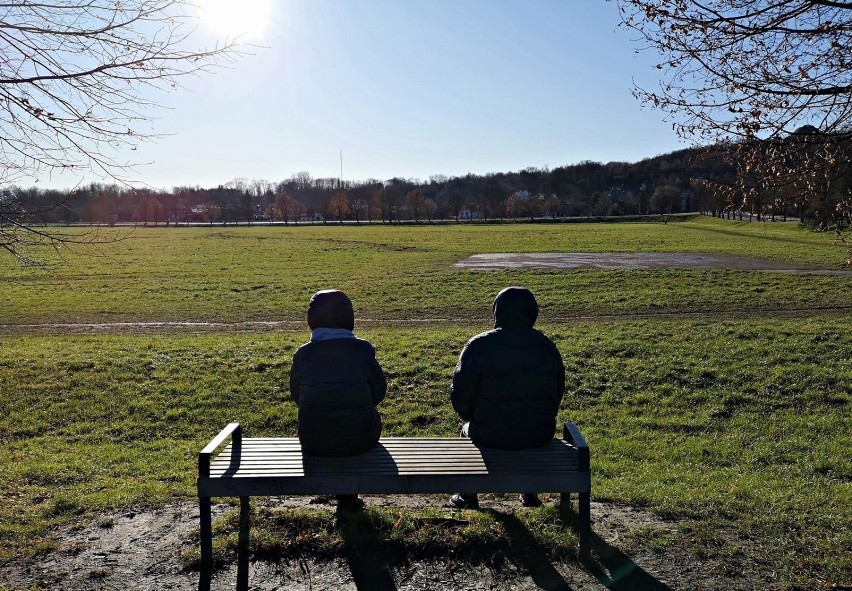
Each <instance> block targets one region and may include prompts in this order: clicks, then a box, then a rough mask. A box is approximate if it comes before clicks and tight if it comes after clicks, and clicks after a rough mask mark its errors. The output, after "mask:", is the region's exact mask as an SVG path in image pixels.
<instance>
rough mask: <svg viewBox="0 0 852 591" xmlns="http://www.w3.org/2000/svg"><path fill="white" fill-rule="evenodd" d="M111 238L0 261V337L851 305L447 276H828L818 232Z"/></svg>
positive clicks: (788, 281) (504, 230) (846, 285)
mask: <svg viewBox="0 0 852 591" xmlns="http://www.w3.org/2000/svg"><path fill="white" fill-rule="evenodd" d="M100 231H101V232H103V233H105V235H111V234H110V233H111V232H115V233H116V235H118V236H120V237H122V241H121V242H118V243H115V244H106V245H102V246H101V247H99V248H97V249H95V248H84V249H82V250H81V251H80V253H79V254H74V255H69V256H67V257H66V258H65V259H63V260H59V261H57V262H56V264H54V265H49V266H47V267H46V268H43V269H32V268H29V269H21V268H19V267H18V266H16V264H15V263H14V261H12V260H11V259H8V258H7V259H3V260H0V299H2V301H4V303H5V305H4V306H3V307H2V308H0V325H3V324H27V323H52V322H132V321H195V322H210V321H220V322H240V321H248V320H260V321H267V320H273V321H275V320H289V321H298V320H302V319H303V318H304V309H305V302H306V301H307V299H308V298H309V297H310V295H311V294H312V293H313V292H314V291H316V290H318V289H322V288H327V287H332V286H333V287H338V288H340V289H343V290H344V291H346V292H347V293H348V294H349V295H350V296H351V297H352V298H353V300H354V301H355V303H356V306H357V309H358V314H359V316H360V317H361V318H364V319H377V320H393V319H395V320H412V319H413V320H421V319H442V320H445V321H451V322H456V321H459V320H462V321H467V320H469V319H474V321H476V322H478V321H480V320H481V319H483V318H485V317H486V316H487V310H488V308H489V305H490V302H491V300H492V298H493V296H494V293H496V292H497V291H498V290H499V289H500V288H502V287H505V286H506V285H507V284H512V283H515V284H522V285H526V286H528V287H529V288H530V289H533V290H534V291H535V293H536V295H537V297H538V298H539V300H540V302H541V304H542V306H543V307H546V308H547V309H548V310H549V313H550V314H551V317H552V318H574V317H578V316H596V315H602V314H614V315H631V314H657V313H684V312H685V313H691V312H700V313H707V312H718V313H720V314H725V313H752V312H761V311H766V310H782V309H788V310H789V309H809V310H810V309H816V308H821V309H825V310H829V309H832V308H838V307H845V308H847V309H848V307H849V306H850V297H849V293H850V287H852V277H830V276H820V275H797V274H789V273H778V272H772V273H767V272H759V271H742V270H724V269H719V270H669V271H659V270H657V271H649V270H634V271H625V270H611V271H607V270H576V271H569V272H564V271H553V270H524V271H469V270H465V271H461V270H457V269H453V268H451V265H452V263H454V262H456V261H458V260H460V259H463V258H465V257H467V256H469V255H471V254H476V253H485V252H640V251H648V252H710V253H721V254H729V255H738V256H750V257H757V258H764V259H769V260H774V261H786V262H790V263H792V264H799V265H810V266H813V267H815V268H824V269H839V268H841V267H842V265H843V261H844V260H845V259H846V257H847V256H848V253H847V250H846V248H845V246H844V245H842V244H837V243H835V242H834V241H833V240H832V237H831V235H829V234H825V233H816V232H811V231H808V230H805V229H801V228H799V227H798V226H797V225H795V224H790V223H762V224H761V223H738V222H727V221H722V220H716V219H712V218H701V217H699V218H696V219H695V220H694V221H686V222H679V223H669V224H661V223H622V224H505V225H493V226H491V225H489V226H482V225H477V226H473V225H444V226H428V225H427V226H361V227H352V226H343V227H339V226H333V225H330V226H306V227H295V228H294V227H268V226H254V227H251V228H238V229H236V228H185V227H182V228H174V227H171V228H163V227H159V228H137V229H135V230H133V231H130V230H121V229H118V230H116V229H113V230H110V229H108V228H107V229H101V230H100Z"/></svg>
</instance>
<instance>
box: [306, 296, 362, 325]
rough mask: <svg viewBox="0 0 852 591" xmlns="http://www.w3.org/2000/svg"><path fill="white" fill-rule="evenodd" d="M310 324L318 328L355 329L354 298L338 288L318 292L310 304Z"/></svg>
mask: <svg viewBox="0 0 852 591" xmlns="http://www.w3.org/2000/svg"><path fill="white" fill-rule="evenodd" d="M308 326H310V327H311V330H314V329H316V328H345V329H346V330H354V329H355V311H354V310H353V309H352V300H350V299H349V296H347V295H346V294H345V293H343V292H342V291H340V290H337V289H324V290H322V291H318V292H316V293H315V294H314V295H313V296H312V297H311V302H310V303H309V304H308Z"/></svg>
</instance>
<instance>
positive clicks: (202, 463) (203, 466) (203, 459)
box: [198, 423, 243, 477]
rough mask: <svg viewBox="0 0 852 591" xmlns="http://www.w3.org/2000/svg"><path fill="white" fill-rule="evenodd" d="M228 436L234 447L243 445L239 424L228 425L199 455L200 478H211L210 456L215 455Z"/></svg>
mask: <svg viewBox="0 0 852 591" xmlns="http://www.w3.org/2000/svg"><path fill="white" fill-rule="evenodd" d="M228 436H231V440H232V441H233V442H234V445H239V444H240V443H242V440H243V430H242V429H241V428H240V424H239V423H228V426H227V427H225V428H224V429H222V430H221V431H219V434H218V435H216V437H214V438H213V439H211V440H210V443H208V444H207V445H206V446H204V449H202V450H201V453H199V454H198V476H199V477H208V476H210V456H211V455H213V452H215V451H216V448H217V447H219V446H220V445H222V443H223V442H224V441H225V440H226V439H227V438H228Z"/></svg>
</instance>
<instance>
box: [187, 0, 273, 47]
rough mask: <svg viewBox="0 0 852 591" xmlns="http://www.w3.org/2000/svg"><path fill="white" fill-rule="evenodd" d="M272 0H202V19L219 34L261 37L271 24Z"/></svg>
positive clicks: (232, 36) (200, 7)
mask: <svg viewBox="0 0 852 591" xmlns="http://www.w3.org/2000/svg"><path fill="white" fill-rule="evenodd" d="M271 8H272V1H271V0H240V1H239V2H237V1H235V0H202V1H201V2H200V3H199V10H200V14H201V20H202V22H204V24H205V26H207V28H209V29H210V30H211V31H212V32H213V33H215V34H217V35H224V36H226V37H229V38H234V37H245V38H249V39H259V38H261V37H262V36H263V34H264V32H265V31H266V29H267V26H268V25H269V20H270V13H271Z"/></svg>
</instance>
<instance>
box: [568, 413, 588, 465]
mask: <svg viewBox="0 0 852 591" xmlns="http://www.w3.org/2000/svg"><path fill="white" fill-rule="evenodd" d="M562 438H563V439H564V440H565V441H570V442H571V443H573V444H574V445H575V446H576V448H577V461H578V466H577V467H578V468H579V469H580V470H583V471H586V470H589V465H590V457H589V444H587V443H586V438H585V437H583V435H582V433H580V429H579V428H578V427H577V425H575V424H574V423H572V422H571V421H568V422H567V423H565V431H564V433H563V436H562Z"/></svg>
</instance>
